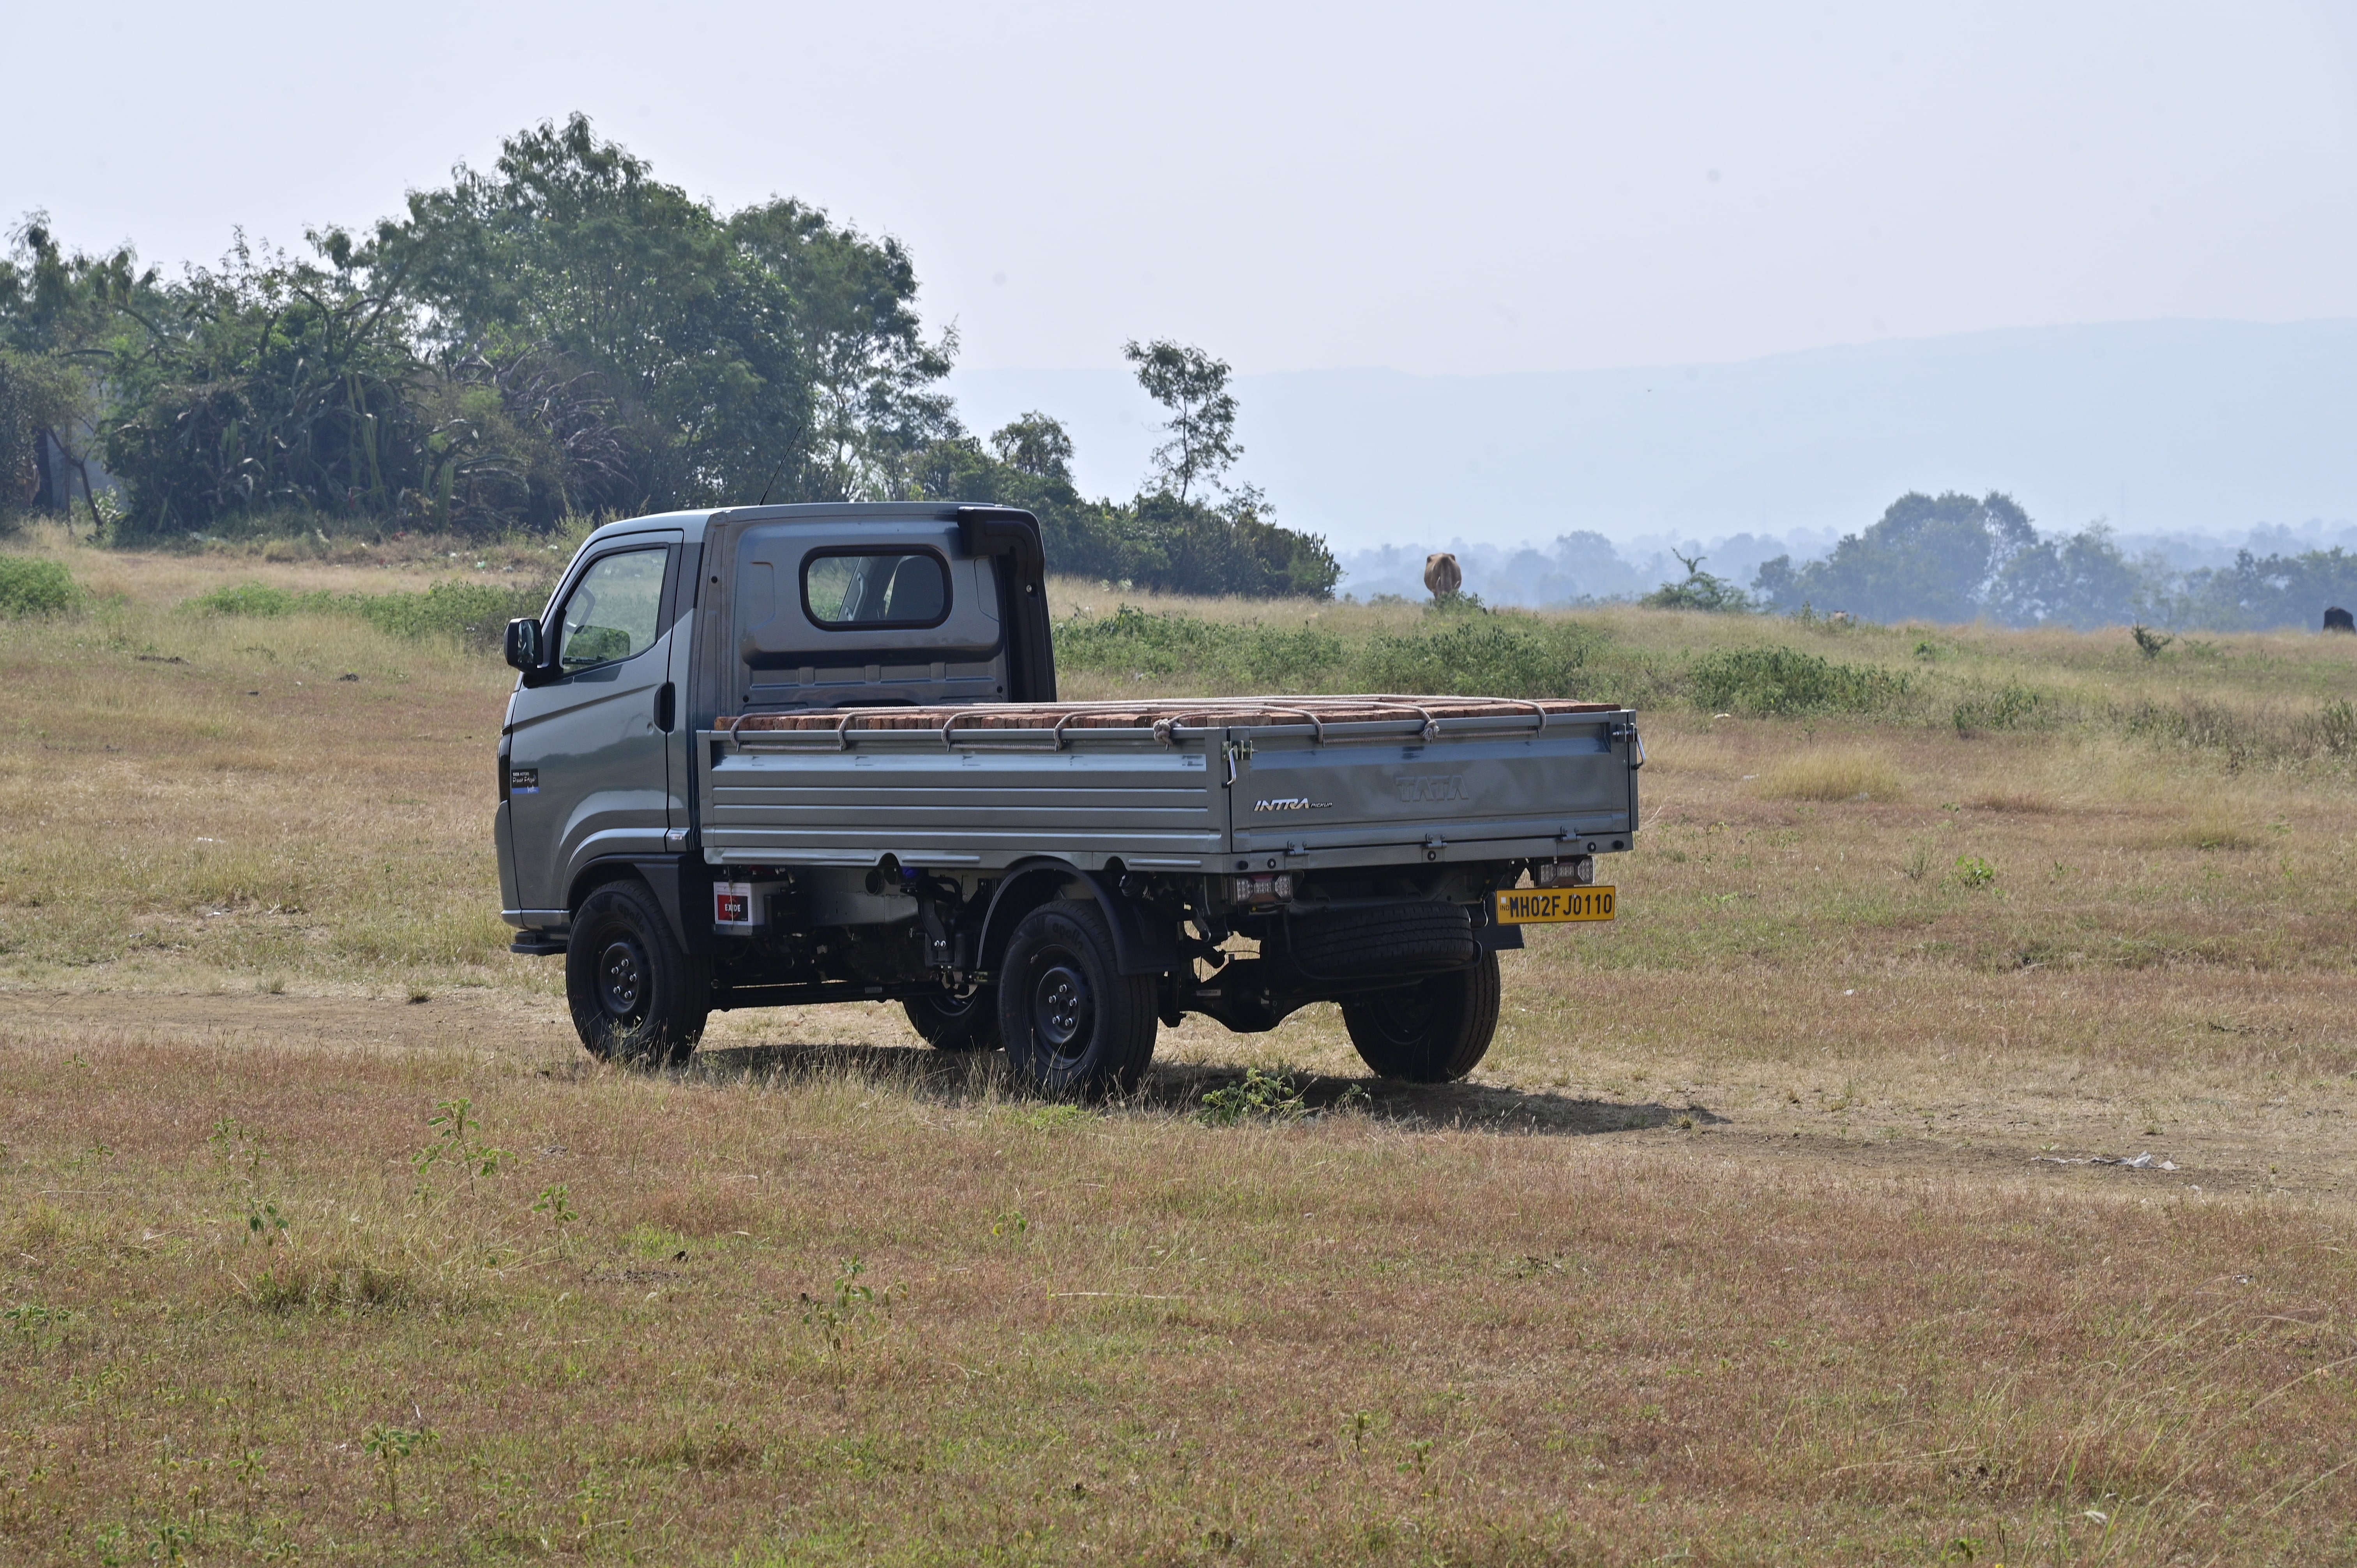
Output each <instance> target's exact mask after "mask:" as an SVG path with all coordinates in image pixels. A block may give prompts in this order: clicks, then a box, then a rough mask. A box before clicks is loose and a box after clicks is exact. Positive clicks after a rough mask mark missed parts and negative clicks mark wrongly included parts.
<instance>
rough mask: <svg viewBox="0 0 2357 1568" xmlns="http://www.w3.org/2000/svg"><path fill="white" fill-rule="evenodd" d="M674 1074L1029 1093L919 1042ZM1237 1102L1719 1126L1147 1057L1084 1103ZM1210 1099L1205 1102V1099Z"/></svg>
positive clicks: (795, 1053) (1441, 1115)
mask: <svg viewBox="0 0 2357 1568" xmlns="http://www.w3.org/2000/svg"><path fill="white" fill-rule="evenodd" d="M684 1070H685V1072H686V1073H687V1074H688V1075H689V1076H691V1077H696V1078H705V1079H716V1080H720V1081H740V1080H743V1079H748V1078H750V1079H789V1080H792V1079H802V1080H813V1079H847V1080H855V1081H859V1082H864V1083H875V1084H878V1085H892V1086H896V1087H899V1088H902V1089H905V1090H908V1091H909V1092H911V1093H916V1094H921V1095H925V1096H927V1097H929V1098H934V1099H940V1100H944V1101H974V1100H979V1099H982V1098H985V1097H986V1096H991V1095H996V1096H997V1097H998V1098H1000V1099H1002V1100H1009V1101H1023V1100H1027V1099H1030V1098H1032V1096H1031V1095H1030V1094H1029V1093H1028V1091H1027V1090H1025V1089H1024V1087H1023V1086H1021V1085H1019V1084H1017V1082H1016V1081H1015V1079H1014V1078H1013V1077H1012V1075H1011V1074H1009V1072H1008V1071H1007V1069H1006V1058H1005V1057H1004V1056H1003V1055H1000V1054H998V1053H996V1052H989V1053H975V1054H972V1055H968V1054H964V1053H959V1052H948V1051H934V1050H927V1049H924V1048H922V1047H903V1046H857V1045H777V1046H748V1047H737V1048H733V1049H726V1050H707V1051H703V1052H700V1053H698V1054H697V1056H696V1058H695V1060H694V1065H693V1066H691V1067H689V1068H687V1069H684ZM1222 1095H1225V1096H1228V1097H1229V1098H1230V1099H1231V1101H1233V1100H1236V1099H1241V1100H1243V1102H1244V1106H1243V1109H1242V1112H1241V1114H1240V1115H1239V1116H1238V1117H1237V1119H1239V1120H1243V1119H1258V1118H1259V1117H1262V1116H1265V1115H1268V1114H1269V1113H1270V1112H1275V1115H1277V1116H1279V1117H1290V1116H1302V1115H1307V1116H1318V1115H1327V1114H1334V1113H1356V1114H1360V1115H1364V1116H1367V1117H1369V1118H1371V1119H1372V1120H1374V1121H1377V1122H1387V1123H1390V1124H1393V1125H1395V1126H1399V1127H1403V1128H1406V1129H1410V1130H1414V1131H1419V1132H1430V1131H1439V1130H1443V1129H1452V1128H1453V1129H1463V1130H1468V1131H1480V1132H1493V1133H1527V1134H1533V1135H1537V1136H1553V1137H1586V1136H1590V1135H1593V1134H1595V1133H1631V1132H1641V1131H1643V1130H1644V1129H1646V1128H1650V1127H1678V1128H1687V1129H1691V1128H1697V1127H1710V1126H1719V1125H1723V1124H1724V1123H1725V1122H1727V1118H1726V1117H1724V1116H1721V1115H1718V1114H1717V1113H1716V1112H1712V1111H1710V1110H1709V1109H1707V1108H1706V1107H1705V1106H1701V1105H1696V1104H1683V1105H1670V1104H1664V1103H1663V1102H1662V1101H1616V1100H1596V1099H1589V1098H1586V1097H1583V1096H1579V1095H1574V1094H1558V1093H1555V1092H1553V1091H1551V1090H1520V1089H1511V1088H1507V1087H1504V1086H1502V1085H1498V1084H1483V1083H1441V1084H1416V1083H1397V1082H1393V1081H1389V1080H1386V1079H1377V1078H1359V1077H1344V1076H1341V1075H1340V1074H1332V1073H1314V1072H1298V1071H1297V1072H1292V1073H1289V1074H1286V1075H1285V1076H1284V1077H1283V1078H1282V1079H1275V1078H1273V1077H1271V1076H1269V1075H1265V1074H1264V1075H1262V1076H1260V1078H1259V1079H1258V1080H1257V1082H1255V1081H1254V1074H1253V1072H1252V1070H1251V1069H1245V1068H1234V1067H1215V1066H1200V1065H1195V1064H1190V1063H1181V1062H1163V1063H1157V1064H1156V1065H1155V1067H1154V1068H1153V1069H1151V1070H1150V1071H1149V1072H1148V1073H1147V1075H1146V1082H1145V1083H1144V1084H1143V1085H1141V1086H1140V1087H1139V1089H1138V1090H1137V1091H1136V1092H1135V1094H1131V1095H1128V1096H1125V1097H1124V1098H1123V1099H1121V1100H1119V1101H1106V1102H1101V1103H1100V1104H1099V1105H1098V1106H1096V1107H1094V1108H1093V1109H1096V1110H1098V1111H1100V1112H1103V1113H1107V1114H1113V1113H1118V1112H1121V1111H1123V1110H1130V1111H1140V1112H1153V1113H1159V1114H1162V1115H1197V1114H1202V1113H1204V1112H1206V1111H1207V1109H1209V1110H1211V1112H1212V1113H1213V1114H1217V1113H1218V1110H1217V1107H1218V1106H1219V1101H1218V1099H1216V1098H1214V1097H1219V1096H1222ZM1207 1099H1209V1100H1211V1101H1212V1103H1211V1107H1207V1106H1206V1103H1205V1102H1206V1101H1207Z"/></svg>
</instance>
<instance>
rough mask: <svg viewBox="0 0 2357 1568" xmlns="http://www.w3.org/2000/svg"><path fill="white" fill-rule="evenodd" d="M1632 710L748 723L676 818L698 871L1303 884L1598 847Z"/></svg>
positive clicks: (725, 724)
mask: <svg viewBox="0 0 2357 1568" xmlns="http://www.w3.org/2000/svg"><path fill="white" fill-rule="evenodd" d="M699 738H700V744H699V746H698V747H697V751H698V767H699V769H700V770H701V772H702V775H703V777H702V779H701V780H700V782H701V784H702V788H701V789H699V790H698V791H697V794H698V797H699V798H700V800H701V801H702V804H703V820H702V822H701V823H700V824H699V828H700V833H701V842H702V844H703V846H704V850H705V859H706V860H707V861H710V862H713V863H715V864H719V865H730V864H745V865H755V864H776V865H875V864H877V861H878V860H879V859H880V858H881V857H883V856H884V855H886V854H890V855H892V856H894V857H895V858H896V859H897V860H899V862H900V863H901V864H903V865H941V866H959V865H970V866H976V867H992V866H1001V865H1011V864H1013V863H1014V862H1015V861H1017V860H1019V859H1022V858H1025V857H1026V856H1028V855H1036V854H1055V855H1061V856H1065V857H1069V858H1070V859H1071V860H1072V861H1074V862H1075V863H1076V864H1079V865H1084V866H1089V867H1092V868H1095V867H1102V866H1103V865H1104V864H1105V863H1106V862H1107V861H1109V860H1113V859H1119V860H1121V861H1122V862H1123V863H1124V864H1125V865H1128V866H1130V867H1132V868H1135V869H1139V870H1147V869H1161V870H1171V871H1183V870H1194V869H1202V870H1211V869H1215V868H1219V867H1221V866H1223V865H1226V864H1227V863H1228V862H1229V861H1230V860H1231V859H1232V857H1258V860H1259V861H1262V862H1275V863H1277V864H1280V865H1284V866H1285V867H1286V868H1288V869H1296V870H1305V869H1309V868H1313V867H1316V866H1318V865H1365V864H1382V863H1386V862H1394V861H1405V860H1419V861H1427V862H1437V861H1444V860H1455V859H1460V858H1467V859H1469V858H1482V859H1496V858H1500V857H1511V856H1518V855H1529V854H1546V853H1550V852H1551V851H1552V850H1554V849H1555V848H1557V847H1559V846H1561V845H1562V844H1564V843H1566V842H1567V841H1569V840H1572V839H1575V838H1580V839H1584V838H1588V837H1598V838H1601V839H1604V840H1607V841H1609V840H1610V839H1612V838H1616V837H1617V838H1618V839H1619V840H1620V841H1621V842H1620V843H1607V845H1606V847H1612V848H1619V847H1624V846H1625V843H1626V841H1627V838H1628V835H1629V834H1630V833H1631V832H1633V831H1634V830H1635V827H1636V822H1637V792H1636V784H1635V764H1636V763H1637V762H1638V761H1640V760H1641V753H1636V752H1635V751H1634V747H1635V745H1636V741H1635V731H1634V727H1633V725H1632V724H1631V714H1629V712H1628V711H1627V710H1626V709H1623V708H1621V707H1620V706H1618V705H1617V704H1614V703H1581V702H1570V701H1563V700H1545V701H1525V700H1522V699H1511V698H1481V697H1427V696H1396V695H1391V694H1353V695H1345V696H1302V697H1247V698H1202V699H1193V700H1187V701H1164V702H1144V703H1141V702H1114V703H992V704H985V705H976V706H971V707H967V706H959V707H887V708H872V707H870V708H845V709H832V710H797V711H791V712H781V713H753V714H740V715H737V716H734V717H729V718H724V719H721V720H719V721H717V722H716V724H715V725H714V726H713V727H712V728H711V729H709V730H705V731H704V732H702V734H701V736H700V737H699Z"/></svg>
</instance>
